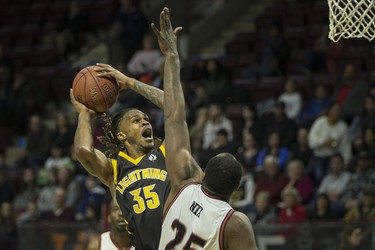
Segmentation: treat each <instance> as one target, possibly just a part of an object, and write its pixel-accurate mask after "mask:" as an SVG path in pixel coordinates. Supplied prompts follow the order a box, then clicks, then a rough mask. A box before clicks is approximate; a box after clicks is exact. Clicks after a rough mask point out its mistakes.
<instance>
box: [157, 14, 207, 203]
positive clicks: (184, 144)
mask: <svg viewBox="0 0 375 250" xmlns="http://www.w3.org/2000/svg"><path fill="white" fill-rule="evenodd" d="M151 26H152V29H153V31H154V33H155V35H156V36H157V38H158V42H159V46H160V50H161V52H162V53H163V54H164V56H165V66H164V128H165V141H164V143H165V150H166V166H167V170H168V175H169V178H170V181H171V188H172V190H171V192H172V197H173V196H174V195H173V193H174V192H177V191H178V190H179V189H180V188H181V187H182V186H183V185H184V184H185V183H186V182H191V181H200V180H201V177H202V171H201V169H200V168H199V166H198V165H197V164H196V162H195V161H194V160H193V157H192V156H191V153H190V139H189V130H188V127H187V123H186V114H185V99H184V93H183V90H182V86H181V82H180V60H179V55H178V51H177V33H178V32H179V31H180V30H181V29H182V28H181V27H178V28H176V29H174V30H173V29H172V25H171V21H170V17H169V10H168V8H164V9H163V11H162V12H161V13H160V30H158V29H157V28H156V26H155V24H152V25H151Z"/></svg>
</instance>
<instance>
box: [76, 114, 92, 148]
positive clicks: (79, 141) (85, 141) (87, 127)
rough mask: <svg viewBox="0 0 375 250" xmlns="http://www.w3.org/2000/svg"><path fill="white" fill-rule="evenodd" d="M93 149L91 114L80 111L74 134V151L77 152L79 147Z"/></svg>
mask: <svg viewBox="0 0 375 250" xmlns="http://www.w3.org/2000/svg"><path fill="white" fill-rule="evenodd" d="M83 147H84V148H86V149H88V150H93V139H92V130H91V114H89V113H88V112H81V113H79V115H78V124H77V129H76V133H75V136H74V152H75V153H76V154H77V153H79V150H80V149H81V148H83Z"/></svg>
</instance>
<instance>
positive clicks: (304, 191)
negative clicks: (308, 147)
mask: <svg viewBox="0 0 375 250" xmlns="http://www.w3.org/2000/svg"><path fill="white" fill-rule="evenodd" d="M287 170H288V172H287V176H288V178H289V183H288V185H287V186H286V187H289V188H295V189H297V191H298V194H299V196H300V197H301V203H302V204H308V203H310V200H311V198H312V195H313V188H314V186H313V181H312V180H311V178H310V176H308V175H306V174H304V173H305V169H304V165H303V162H302V161H300V160H291V161H290V162H289V163H288V167H287Z"/></svg>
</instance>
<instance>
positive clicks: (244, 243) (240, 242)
mask: <svg viewBox="0 0 375 250" xmlns="http://www.w3.org/2000/svg"><path fill="white" fill-rule="evenodd" d="M224 249H225V250H228V249H230V250H245V249H246V250H258V247H257V245H256V241H255V236H254V231H253V228H252V226H251V223H250V220H249V218H248V217H247V216H246V215H245V214H243V213H240V212H235V213H233V215H232V216H231V218H230V219H229V221H228V223H227V225H226V226H225V231H224Z"/></svg>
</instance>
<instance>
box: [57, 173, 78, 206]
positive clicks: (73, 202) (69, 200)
mask: <svg viewBox="0 0 375 250" xmlns="http://www.w3.org/2000/svg"><path fill="white" fill-rule="evenodd" d="M57 185H58V187H60V188H63V189H64V190H65V191H66V194H65V196H66V197H65V199H66V201H65V202H66V205H67V206H68V207H71V208H76V207H77V206H78V202H79V198H80V197H81V189H80V187H79V185H78V183H77V182H76V181H75V180H74V179H73V177H72V171H71V170H70V169H69V168H67V167H60V168H59V169H58V170H57Z"/></svg>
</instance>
